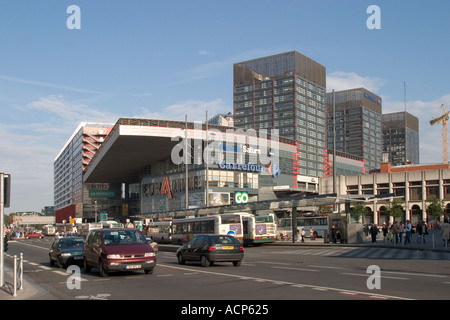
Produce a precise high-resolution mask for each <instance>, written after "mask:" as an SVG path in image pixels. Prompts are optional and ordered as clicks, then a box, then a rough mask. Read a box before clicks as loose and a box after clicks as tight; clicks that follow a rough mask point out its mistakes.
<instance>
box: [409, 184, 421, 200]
mask: <svg viewBox="0 0 450 320" xmlns="http://www.w3.org/2000/svg"><path fill="white" fill-rule="evenodd" d="M422 198H423V195H422V181H412V182H410V183H409V200H411V201H421V200H422Z"/></svg>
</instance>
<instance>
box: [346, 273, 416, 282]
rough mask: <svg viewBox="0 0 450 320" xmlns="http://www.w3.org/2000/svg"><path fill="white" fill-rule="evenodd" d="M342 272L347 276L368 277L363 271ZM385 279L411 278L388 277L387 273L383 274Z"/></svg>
mask: <svg viewBox="0 0 450 320" xmlns="http://www.w3.org/2000/svg"><path fill="white" fill-rule="evenodd" d="M341 274H345V275H347V276H358V277H366V278H367V277H368V275H367V274H361V273H348V272H342V273H341ZM382 278H383V279H394V280H409V278H400V277H387V276H385V275H382Z"/></svg>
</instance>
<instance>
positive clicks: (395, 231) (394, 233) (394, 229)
mask: <svg viewBox="0 0 450 320" xmlns="http://www.w3.org/2000/svg"><path fill="white" fill-rule="evenodd" d="M391 231H392V242H393V243H394V244H398V233H399V230H398V222H397V221H394V224H393V225H392V227H391Z"/></svg>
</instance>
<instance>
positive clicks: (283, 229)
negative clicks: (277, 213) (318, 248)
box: [277, 216, 329, 240]
mask: <svg viewBox="0 0 450 320" xmlns="http://www.w3.org/2000/svg"><path fill="white" fill-rule="evenodd" d="M328 220H329V219H328V217H326V216H325V217H297V229H300V228H303V230H305V236H306V237H311V234H310V230H311V228H312V230H313V234H312V237H313V238H317V237H323V236H324V234H325V232H328V227H329V226H328V224H329V221H328ZM291 222H292V219H291V218H282V219H281V221H280V224H279V225H278V228H277V232H278V236H279V237H280V239H281V240H289V239H292V224H291Z"/></svg>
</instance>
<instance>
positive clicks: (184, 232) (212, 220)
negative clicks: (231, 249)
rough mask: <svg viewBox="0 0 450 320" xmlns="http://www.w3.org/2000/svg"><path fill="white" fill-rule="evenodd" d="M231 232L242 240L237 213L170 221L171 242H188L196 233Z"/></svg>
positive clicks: (240, 222)
mask: <svg viewBox="0 0 450 320" xmlns="http://www.w3.org/2000/svg"><path fill="white" fill-rule="evenodd" d="M206 233H215V234H231V235H233V236H235V237H236V238H237V239H238V240H239V241H241V242H243V237H244V235H243V228H242V216H241V215H238V214H228V213H224V214H216V215H211V216H205V217H198V218H186V219H175V220H173V221H172V243H173V244H179V245H181V244H183V243H186V242H189V240H191V239H192V238H193V237H194V235H196V234H206Z"/></svg>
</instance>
